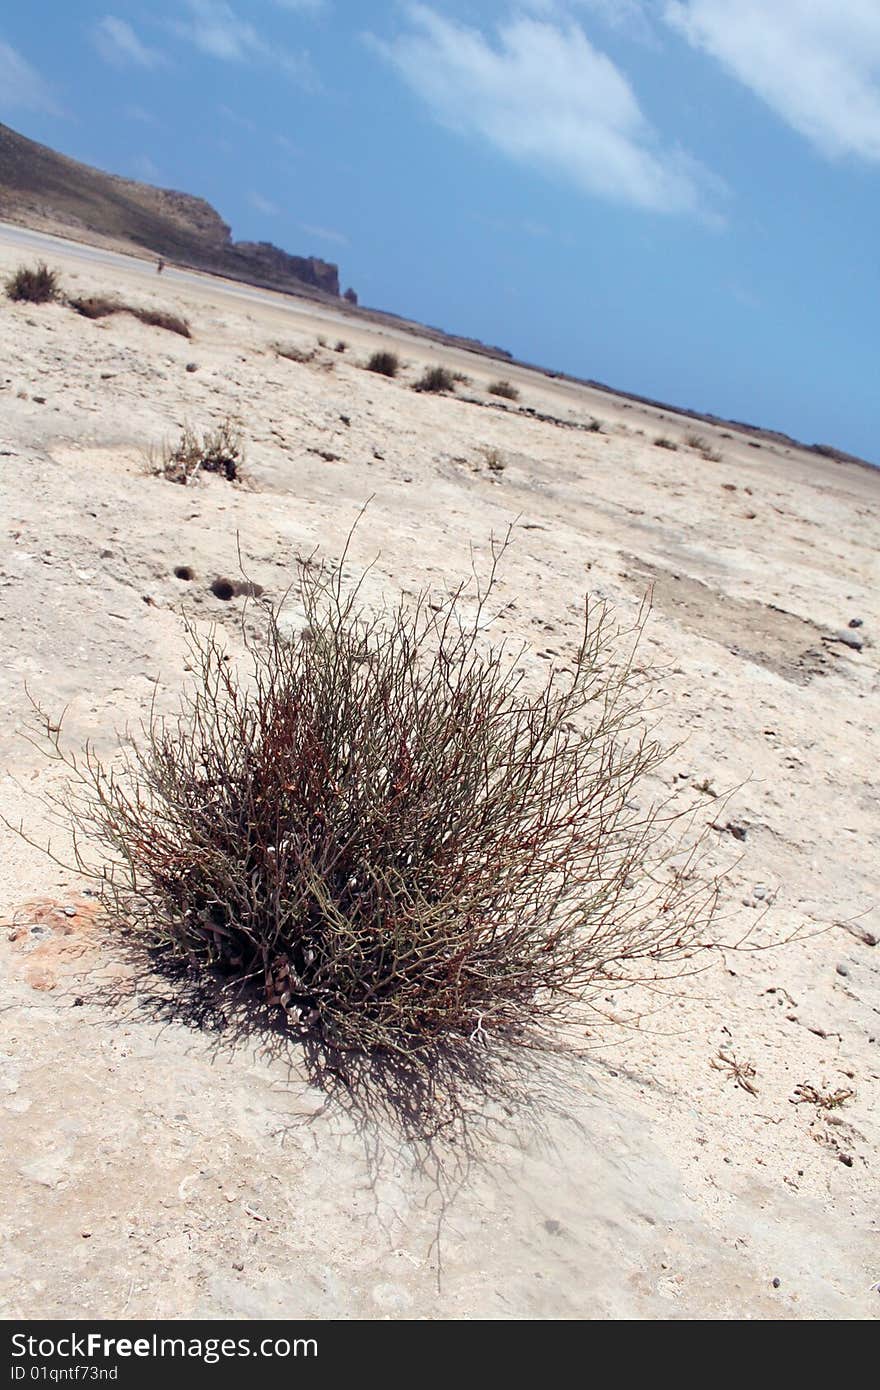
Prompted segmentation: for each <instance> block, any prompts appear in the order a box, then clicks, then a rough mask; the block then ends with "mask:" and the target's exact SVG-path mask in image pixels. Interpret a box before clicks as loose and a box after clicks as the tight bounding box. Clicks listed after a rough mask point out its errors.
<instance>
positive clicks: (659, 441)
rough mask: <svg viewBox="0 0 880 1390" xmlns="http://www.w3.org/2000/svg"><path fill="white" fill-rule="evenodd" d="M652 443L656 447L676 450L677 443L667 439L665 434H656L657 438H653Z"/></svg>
mask: <svg viewBox="0 0 880 1390" xmlns="http://www.w3.org/2000/svg"><path fill="white" fill-rule="evenodd" d="M654 444H655V446H656V447H657V448H658V449H672V450H676V449H677V448H678V445H677V444H676V443H675V442H674V440H672V439H667V437H666V435H665V434H658V435H657V438H656V439H655V440H654Z"/></svg>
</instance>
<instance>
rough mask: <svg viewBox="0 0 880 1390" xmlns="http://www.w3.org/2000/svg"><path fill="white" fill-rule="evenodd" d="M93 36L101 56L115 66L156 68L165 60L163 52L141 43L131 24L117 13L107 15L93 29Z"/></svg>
mask: <svg viewBox="0 0 880 1390" xmlns="http://www.w3.org/2000/svg"><path fill="white" fill-rule="evenodd" d="M92 38H93V39H94V42H95V47H96V48H97V50H98V52H99V53H100V55H101V57H102V58H104V59H105V60H106V62H108V63H112V64H113V65H114V67H137V68H156V67H159V66H160V64H161V63H162V62H163V58H162V54H161V53H159V52H157V50H156V49H155V48H148V47H147V45H146V44H145V43H141V41H140V39H139V38H138V36H137V34H136V33H135V32H134V30H133V29H132V27H131V25H130V24H127V23H126V21H125V20H124V19H117V18H116V16H115V15H112V14H108V15H105V16H104V18H103V19H102V20H100V21H99V22H98V23H97V24H96V25H95V27H94V29H93V30H92Z"/></svg>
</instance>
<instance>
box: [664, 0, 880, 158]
mask: <svg viewBox="0 0 880 1390" xmlns="http://www.w3.org/2000/svg"><path fill="white" fill-rule="evenodd" d="M664 15H665V18H666V20H667V22H668V23H669V24H671V25H672V26H673V27H674V28H675V29H677V30H678V31H679V32H680V33H682V34H684V35H685V37H686V38H687V39H688V40H689V42H690V43H691V44H693V45H694V47H696V48H701V49H704V50H705V51H706V52H707V53H711V54H712V56H713V57H714V58H717V59H718V61H719V62H720V63H722V64H723V65H724V67H726V68H727V70H728V71H729V72H731V73H732V74H733V75H734V76H735V77H736V78H738V79H739V81H740V82H743V83H745V85H746V86H747V87H750V88H751V89H752V91H753V92H755V93H756V94H757V95H758V96H759V97H761V98H762V99H763V100H764V101H765V102H766V103H767V105H768V106H770V107H772V108H773V110H774V111H775V112H776V113H777V115H779V116H781V117H782V119H783V120H784V121H786V122H787V123H788V124H789V125H790V126H792V127H793V128H794V129H795V130H796V131H798V132H799V133H800V134H801V135H804V136H806V138H807V139H808V140H810V141H811V142H812V144H813V145H814V146H815V147H816V148H817V149H818V150H819V151H820V152H821V153H822V154H824V155H826V156H829V157H832V158H833V157H839V156H841V155H848V154H849V155H858V156H861V157H862V158H863V159H870V160H880V5H878V3H877V0H667V3H666V5H665V9H664Z"/></svg>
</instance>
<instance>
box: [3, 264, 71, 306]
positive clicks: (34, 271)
mask: <svg viewBox="0 0 880 1390" xmlns="http://www.w3.org/2000/svg"><path fill="white" fill-rule="evenodd" d="M58 296H59V286H58V272H57V270H52V269H51V268H50V267H49V266H48V265H47V264H46V262H45V261H40V262H38V264H37V265H35V266H34V267H33V268H31V267H30V266H24V265H20V266H19V267H18V270H16V271H15V273H14V274H13V275H11V276H10V277H9V279H8V280H7V281H6V297H7V299H14V300H18V301H20V302H23V303H26V304H50V303H51V302H52V300H54V299H57V298H58Z"/></svg>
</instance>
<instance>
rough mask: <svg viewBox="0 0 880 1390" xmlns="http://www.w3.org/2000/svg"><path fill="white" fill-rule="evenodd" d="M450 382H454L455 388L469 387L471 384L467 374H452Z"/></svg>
mask: <svg viewBox="0 0 880 1390" xmlns="http://www.w3.org/2000/svg"><path fill="white" fill-rule="evenodd" d="M452 380H453V381H454V382H455V384H456V386H470V384H471V379H470V377H469V376H468V374H467V372H453V373H452Z"/></svg>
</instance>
